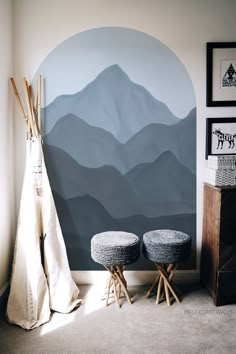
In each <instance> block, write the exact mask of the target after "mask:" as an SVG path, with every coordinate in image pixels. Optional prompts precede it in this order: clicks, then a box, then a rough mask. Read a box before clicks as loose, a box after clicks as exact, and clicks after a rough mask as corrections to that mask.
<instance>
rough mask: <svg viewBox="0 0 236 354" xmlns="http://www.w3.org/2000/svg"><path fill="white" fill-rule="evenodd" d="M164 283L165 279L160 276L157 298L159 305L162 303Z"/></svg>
mask: <svg viewBox="0 0 236 354" xmlns="http://www.w3.org/2000/svg"><path fill="white" fill-rule="evenodd" d="M162 283H163V277H162V276H160V279H159V283H158V287H157V298H156V304H159V301H160V295H161V290H162Z"/></svg>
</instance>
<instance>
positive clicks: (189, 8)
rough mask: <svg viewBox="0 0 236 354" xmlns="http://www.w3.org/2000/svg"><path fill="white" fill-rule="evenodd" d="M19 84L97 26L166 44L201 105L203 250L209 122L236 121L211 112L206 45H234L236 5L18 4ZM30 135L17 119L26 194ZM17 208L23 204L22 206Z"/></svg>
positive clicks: (184, 1) (87, 0)
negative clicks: (127, 30)
mask: <svg viewBox="0 0 236 354" xmlns="http://www.w3.org/2000/svg"><path fill="white" fill-rule="evenodd" d="M13 3H14V24H15V31H14V35H15V40H14V48H15V70H16V74H17V79H19V78H20V77H22V76H24V75H25V76H27V77H28V79H29V80H30V79H32V78H33V76H34V73H35V72H36V70H37V68H38V66H39V65H40V63H41V62H42V61H43V60H44V58H45V57H46V56H47V55H48V54H49V53H50V51H52V50H53V49H54V48H55V47H56V46H57V45H58V44H60V43H61V42H62V41H63V40H65V39H67V38H69V37H70V36H72V35H74V34H76V33H78V32H81V31H84V30H87V29H91V28H96V27H104V26H120V27H127V28H132V29H136V30H140V31H143V32H145V33H147V34H149V35H151V36H153V37H155V38H157V39H159V40H160V41H162V42H163V43H164V44H165V45H167V46H168V47H169V48H170V49H171V50H172V51H173V52H174V53H175V54H176V55H177V56H178V57H179V59H180V60H181V61H182V62H183V64H184V65H185V67H186V69H187V70H188V72H189V74H190V77H191V78H192V81H193V85H194V88H195V93H196V100H197V242H198V250H200V245H201V228H202V193H203V170H204V166H205V161H204V149H205V118H206V117H227V116H228V117H230V116H236V108H235V107H231V108H230V107H228V108H220V107H219V108H207V107H206V99H205V97H206V85H205V81H206V79H205V77H206V65H205V63H206V50H205V47H206V42H209V41H219V42H220V41H235V33H236V21H235V14H236V1H235V0H227V1H226V0H119V1H117V0H40V1H38V0H13ZM24 142H25V131H24V127H23V123H22V121H21V119H20V118H18V117H17V119H16V150H15V153H16V161H15V162H16V168H17V177H16V187H17V201H19V195H20V190H21V182H22V173H23V165H24ZM17 205H18V203H17Z"/></svg>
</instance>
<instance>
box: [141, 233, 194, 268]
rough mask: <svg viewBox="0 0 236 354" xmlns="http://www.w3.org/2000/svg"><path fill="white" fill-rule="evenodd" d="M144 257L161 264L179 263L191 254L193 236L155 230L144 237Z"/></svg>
mask: <svg viewBox="0 0 236 354" xmlns="http://www.w3.org/2000/svg"><path fill="white" fill-rule="evenodd" d="M143 254H144V256H145V257H146V258H147V259H149V260H151V261H153V262H157V263H158V262H159V263H178V262H182V261H184V260H185V259H186V258H188V257H189V256H190V254H191V236H189V235H187V234H185V233H184V232H181V231H176V230H165V229H164V230H153V231H149V232H146V233H145V234H144V235H143Z"/></svg>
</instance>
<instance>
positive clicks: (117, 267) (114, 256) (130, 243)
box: [91, 231, 140, 307]
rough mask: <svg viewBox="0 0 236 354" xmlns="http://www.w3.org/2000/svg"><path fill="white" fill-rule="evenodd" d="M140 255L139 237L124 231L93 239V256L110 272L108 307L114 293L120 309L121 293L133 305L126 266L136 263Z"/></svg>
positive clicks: (107, 289) (106, 292)
mask: <svg viewBox="0 0 236 354" xmlns="http://www.w3.org/2000/svg"><path fill="white" fill-rule="evenodd" d="M139 255H140V241H139V238H138V236H136V235H135V234H132V233H128V232H124V231H106V232H102V233H99V234H96V235H94V236H93V237H92V239H91V256H92V258H93V260H94V261H95V262H97V263H100V264H102V265H103V266H104V267H105V268H106V269H107V270H108V272H109V277H108V280H107V285H106V291H105V295H106V306H107V305H108V300H109V296H110V295H111V294H112V293H114V296H115V299H116V303H117V305H118V307H120V302H119V299H120V296H121V291H123V292H124V294H125V296H126V299H127V301H128V302H129V303H130V304H131V303H132V302H131V299H130V295H129V293H128V290H127V282H126V280H125V277H124V274H123V272H124V269H125V266H126V265H128V264H131V263H133V262H135V261H136V260H137V259H138V258H139Z"/></svg>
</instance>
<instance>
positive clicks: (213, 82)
mask: <svg viewBox="0 0 236 354" xmlns="http://www.w3.org/2000/svg"><path fill="white" fill-rule="evenodd" d="M206 86H207V106H208V107H211V106H236V42H221V43H207V83H206Z"/></svg>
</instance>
